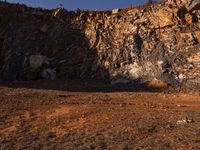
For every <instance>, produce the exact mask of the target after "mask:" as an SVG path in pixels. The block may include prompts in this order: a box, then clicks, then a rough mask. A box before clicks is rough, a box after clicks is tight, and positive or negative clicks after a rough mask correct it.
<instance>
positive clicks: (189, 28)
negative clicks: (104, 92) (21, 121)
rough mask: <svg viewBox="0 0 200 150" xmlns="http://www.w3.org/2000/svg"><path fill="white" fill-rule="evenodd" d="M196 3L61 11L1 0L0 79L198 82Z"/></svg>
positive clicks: (181, 0)
mask: <svg viewBox="0 0 200 150" xmlns="http://www.w3.org/2000/svg"><path fill="white" fill-rule="evenodd" d="M199 5H200V2H199V1H188V0H166V1H165V2H162V3H155V4H150V5H144V6H141V7H130V8H128V9H114V10H111V11H82V10H77V11H67V10H64V9H63V8H58V9H54V10H43V9H39V8H38V9H36V8H35V9H33V8H28V7H26V6H24V5H15V4H9V3H6V2H0V10H1V14H0V21H1V24H0V76H1V80H4V81H5V80H9V81H12V80H26V79H27V80H28V79H30V78H29V77H30V76H31V79H38V77H41V78H44V79H54V78H58V79H64V80H65V79H71V78H81V79H94V80H96V79H97V80H102V81H110V82H111V83H112V84H115V83H119V82H120V83H121V82H123V83H129V82H133V83H134V82H135V81H137V83H138V82H139V83H141V84H143V83H151V84H152V83H153V82H152V81H154V79H156V80H158V81H159V83H162V86H163V87H165V86H166V85H167V86H169V85H170V86H173V87H176V86H187V87H188V88H197V89H199V87H200V69H199V68H200V61H199V59H200V55H199V53H200V43H199V42H200V36H199V35H200V34H199V33H200V32H199V31H200V10H199ZM113 14H114V15H113ZM38 54H39V55H38ZM48 58H54V59H52V60H50V59H48ZM27 60H28V61H27ZM27 62H28V63H27ZM52 68H53V69H52ZM32 74H34V75H33V76H32ZM154 84H155V82H154ZM156 84H157V85H158V83H156Z"/></svg>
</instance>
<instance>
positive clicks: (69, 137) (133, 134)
mask: <svg viewBox="0 0 200 150" xmlns="http://www.w3.org/2000/svg"><path fill="white" fill-rule="evenodd" d="M38 87H40V88H38ZM109 89H112V90H108V89H107V86H106V85H102V84H99V83H96V84H94V83H93V84H86V83H81V84H80V83H78V82H77V83H67V82H61V81H59V82H49V81H48V82H45V81H38V82H23V83H21V82H18V83H13V84H12V85H11V84H4V85H1V87H0V149H11V150H13V149H37V150H38V149H67V150H68V149H83V150H85V149H99V150H100V149H102V150H104V149H110V150H113V149H162V150H163V149H186V150H188V149H200V94H199V92H195V93H194V92H193V93H188V92H187V93H183V92H182V93H175V92H172V93H166V92H157V91H153V90H148V89H145V90H131V89H129V90H128V89H125V90H126V91H128V92H125V91H123V90H122V89H124V88H122V87H121V89H120V85H118V87H117V88H116V86H115V87H113V88H109Z"/></svg>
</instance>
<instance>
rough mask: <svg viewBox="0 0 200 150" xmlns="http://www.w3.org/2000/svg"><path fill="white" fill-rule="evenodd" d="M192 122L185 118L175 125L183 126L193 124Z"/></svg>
mask: <svg viewBox="0 0 200 150" xmlns="http://www.w3.org/2000/svg"><path fill="white" fill-rule="evenodd" d="M193 122H194V120H193V119H189V118H187V117H186V118H185V119H181V120H177V122H176V124H177V125H183V124H187V123H193Z"/></svg>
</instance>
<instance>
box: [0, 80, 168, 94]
mask: <svg viewBox="0 0 200 150" xmlns="http://www.w3.org/2000/svg"><path fill="white" fill-rule="evenodd" d="M0 86H4V87H10V88H27V89H46V90H59V91H70V92H162V91H164V90H165V89H159V88H154V87H149V86H147V85H144V84H136V83H128V84H115V85H112V84H109V83H105V82H100V81H91V80H90V81H86V80H70V81H62V80H56V81H49V80H37V81H16V82H12V83H5V82H4V83H1V84H0Z"/></svg>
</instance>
